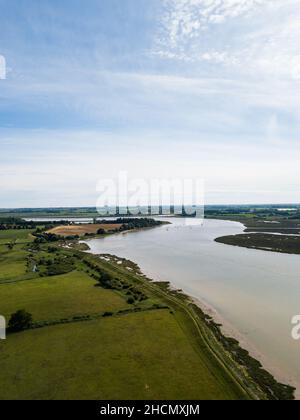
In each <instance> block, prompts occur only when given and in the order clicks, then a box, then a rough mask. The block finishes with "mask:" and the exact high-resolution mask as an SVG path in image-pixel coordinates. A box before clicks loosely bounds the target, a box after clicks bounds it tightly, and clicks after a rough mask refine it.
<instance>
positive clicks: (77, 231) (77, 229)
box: [48, 223, 122, 236]
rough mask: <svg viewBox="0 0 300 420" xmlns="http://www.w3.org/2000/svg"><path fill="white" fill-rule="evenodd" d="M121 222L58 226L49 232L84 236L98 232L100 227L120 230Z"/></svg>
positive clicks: (107, 229)
mask: <svg viewBox="0 0 300 420" xmlns="http://www.w3.org/2000/svg"><path fill="white" fill-rule="evenodd" d="M121 226H122V225H121V224H100V223H98V224H84V225H73V226H57V227H55V228H53V229H50V230H49V231H48V233H53V234H55V235H59V236H72V235H78V236H84V235H86V234H96V233H97V232H98V230H99V229H103V230H105V231H110V230H118V229H120V227H121Z"/></svg>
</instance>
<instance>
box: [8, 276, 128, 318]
mask: <svg viewBox="0 0 300 420" xmlns="http://www.w3.org/2000/svg"><path fill="white" fill-rule="evenodd" d="M95 285H96V282H95V280H93V279H91V278H90V277H89V276H88V275H87V274H85V273H83V272H77V271H75V272H72V273H69V274H66V275H63V276H55V277H42V278H37V279H34V280H27V281H20V282H16V283H12V284H2V285H1V284H0V310H1V314H2V315H4V316H6V317H9V316H10V315H11V314H12V313H14V312H15V311H16V310H18V309H20V308H24V309H26V310H27V311H29V312H30V313H31V314H32V315H33V318H34V320H36V321H46V320H52V319H61V318H68V317H71V316H78V315H84V314H95V313H99V312H104V311H115V310H118V309H124V308H127V307H128V306H129V305H127V303H126V300H125V299H124V298H122V297H121V296H119V295H117V294H116V293H114V292H112V291H110V290H104V289H102V288H99V287H95Z"/></svg>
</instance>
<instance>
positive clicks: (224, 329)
mask: <svg viewBox="0 0 300 420" xmlns="http://www.w3.org/2000/svg"><path fill="white" fill-rule="evenodd" d="M85 252H87V253H89V254H91V255H93V256H96V257H99V258H101V259H104V260H106V261H107V262H112V263H115V264H119V263H122V264H123V263H126V264H128V266H132V267H133V268H130V271H132V272H133V274H136V275H138V276H139V277H140V278H141V279H142V280H144V281H146V282H149V283H150V284H155V283H156V284H159V283H160V284H162V285H163V284H167V289H166V292H167V293H168V294H169V293H170V294H171V295H172V294H175V295H178V297H179V296H180V295H181V296H183V297H184V300H185V302H184V304H185V305H186V307H187V308H188V307H189V304H192V305H195V306H196V307H197V308H198V309H200V311H201V312H202V313H203V315H204V317H207V318H209V319H210V321H211V322H206V323H205V324H206V326H207V328H209V329H210V331H211V333H212V334H213V335H214V337H215V338H216V339H217V334H216V333H215V331H214V326H218V327H219V330H220V333H221V336H222V337H223V338H224V340H225V341H226V340H227V339H228V341H230V340H232V339H235V340H236V341H237V342H238V348H239V349H240V350H241V351H246V352H248V353H249V356H250V357H251V358H253V359H255V361H257V362H259V363H261V365H262V366H261V369H262V370H265V371H267V372H268V373H269V374H270V375H271V376H272V377H273V379H274V380H275V381H276V382H277V383H278V384H284V385H286V386H290V387H293V388H296V390H295V391H294V397H295V399H296V400H297V399H300V389H299V384H297V383H295V381H293V380H292V379H291V378H289V377H288V375H285V374H284V373H283V372H282V371H280V370H279V369H278V368H275V367H274V366H272V364H271V363H270V362H268V360H267V357H266V356H264V355H263V354H261V353H260V352H259V351H258V350H257V349H256V348H255V347H254V345H252V344H251V343H250V342H249V341H248V340H247V338H246V337H245V336H244V335H243V334H241V333H240V332H239V331H238V330H237V329H236V328H235V327H234V326H233V325H232V324H230V323H229V321H227V320H226V319H225V318H224V317H223V316H222V315H221V314H220V313H219V312H218V311H217V310H216V309H215V308H214V307H213V306H212V305H209V304H208V303H207V302H205V301H204V299H199V298H195V297H193V296H191V295H190V294H188V293H186V292H185V291H184V289H178V287H176V286H175V285H174V284H172V282H169V281H167V282H166V281H161V280H157V279H156V278H155V277H154V278H153V276H149V275H148V274H147V273H145V272H144V271H143V270H142V269H141V268H140V266H139V265H138V264H137V263H135V262H134V261H132V260H128V259H126V258H122V257H120V256H118V255H114V254H105V253H102V254H94V253H92V252H91V249H90V247H89V250H86V251H85ZM128 270H129V268H128ZM221 346H222V348H223V350H224V351H225V347H224V345H223V344H221ZM227 351H229V353H230V354H231V351H230V350H227ZM235 363H236V364H237V365H239V366H240V367H241V366H245V368H247V366H248V364H247V361H246V362H245V363H244V364H239V363H237V362H235ZM254 381H255V378H254Z"/></svg>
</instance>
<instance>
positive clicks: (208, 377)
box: [0, 311, 238, 400]
mask: <svg viewBox="0 0 300 420" xmlns="http://www.w3.org/2000/svg"><path fill="white" fill-rule="evenodd" d="M1 347H2V349H1V352H0V366H1V378H0V384H1V394H2V398H8V399H10V398H12V397H13V398H16V399H17V398H22V399H40V398H47V399H58V398H62V399H74V398H75V399H97V400H99V399H100V400H101V399H224V398H225V399H234V398H237V397H238V395H237V394H236V393H235V392H234V390H232V389H231V388H230V387H228V386H226V385H227V384H226V383H223V382H222V378H216V377H215V376H214V372H210V371H209V369H208V368H207V366H206V363H205V360H204V361H203V360H202V359H201V358H200V357H199V355H198V353H197V351H196V350H195V349H194V348H193V346H192V345H191V344H190V342H189V340H188V338H187V336H186V335H185V333H184V331H182V329H181V328H180V327H179V325H178V324H177V322H176V320H175V318H174V317H173V316H172V315H171V314H170V313H169V312H168V311H156V312H150V313H141V314H133V315H132V314H130V315H127V316H124V317H116V318H109V319H105V320H100V321H91V322H86V323H79V324H72V325H61V326H55V327H49V328H46V329H42V330H34V331H27V332H24V333H20V334H16V335H14V336H11V337H10V338H9V340H7V341H6V342H5V343H1Z"/></svg>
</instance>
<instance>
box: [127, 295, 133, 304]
mask: <svg viewBox="0 0 300 420" xmlns="http://www.w3.org/2000/svg"><path fill="white" fill-rule="evenodd" d="M127 303H128V304H129V305H133V304H134V299H133V297H130V298H128V299H127Z"/></svg>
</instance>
